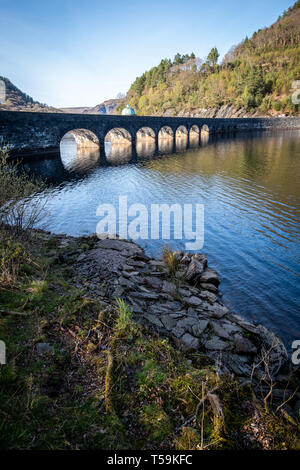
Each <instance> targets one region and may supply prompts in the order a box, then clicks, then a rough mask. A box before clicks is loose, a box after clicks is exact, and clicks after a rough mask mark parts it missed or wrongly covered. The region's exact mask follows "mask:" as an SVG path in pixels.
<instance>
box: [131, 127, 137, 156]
mask: <svg viewBox="0 0 300 470" xmlns="http://www.w3.org/2000/svg"><path fill="white" fill-rule="evenodd" d="M137 160H138V154H137V151H136V133H134V134H133V135H132V136H131V159H130V161H131V162H137Z"/></svg>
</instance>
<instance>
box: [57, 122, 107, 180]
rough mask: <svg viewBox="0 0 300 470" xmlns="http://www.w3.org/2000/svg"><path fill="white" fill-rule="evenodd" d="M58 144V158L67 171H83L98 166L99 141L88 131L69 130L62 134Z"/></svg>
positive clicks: (81, 129)
mask: <svg viewBox="0 0 300 470" xmlns="http://www.w3.org/2000/svg"><path fill="white" fill-rule="evenodd" d="M62 134H63V135H62V137H61V139H60V142H59V150H60V157H61V161H62V164H63V166H64V168H65V169H66V170H68V171H77V172H78V171H79V172H80V171H85V170H87V169H91V168H93V167H95V166H97V165H98V161H99V157H100V148H99V139H98V137H97V136H96V134H95V133H94V132H92V131H90V130H89V129H83V128H80V129H71V130H68V131H67V132H65V133H62Z"/></svg>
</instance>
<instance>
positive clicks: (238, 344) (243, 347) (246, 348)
mask: <svg viewBox="0 0 300 470" xmlns="http://www.w3.org/2000/svg"><path fill="white" fill-rule="evenodd" d="M234 345H235V350H236V352H237V353H238V354H256V353H257V348H256V346H254V344H253V343H251V341H250V340H249V339H247V338H244V337H243V336H240V335H236V336H235V339H234Z"/></svg>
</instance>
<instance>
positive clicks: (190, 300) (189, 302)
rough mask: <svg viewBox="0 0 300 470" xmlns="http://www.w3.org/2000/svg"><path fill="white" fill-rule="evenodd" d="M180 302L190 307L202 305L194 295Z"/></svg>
mask: <svg viewBox="0 0 300 470" xmlns="http://www.w3.org/2000/svg"><path fill="white" fill-rule="evenodd" d="M182 301H183V302H184V303H185V304H187V305H190V306H191V307H198V306H200V305H202V303H203V302H202V300H201V299H199V297H196V296H194V295H192V296H191V297H183V299H182Z"/></svg>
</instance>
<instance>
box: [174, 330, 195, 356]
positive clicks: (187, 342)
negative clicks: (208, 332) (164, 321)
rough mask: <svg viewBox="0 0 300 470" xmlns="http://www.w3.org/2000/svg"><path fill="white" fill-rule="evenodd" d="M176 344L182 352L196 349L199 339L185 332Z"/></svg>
mask: <svg viewBox="0 0 300 470" xmlns="http://www.w3.org/2000/svg"><path fill="white" fill-rule="evenodd" d="M176 342H177V345H178V346H179V348H180V349H181V350H182V351H183V352H188V351H197V349H198V348H199V340H198V338H194V337H193V336H192V335H190V334H189V333H185V334H184V335H183V336H182V337H181V338H180V339H178V340H177V341H176Z"/></svg>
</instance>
